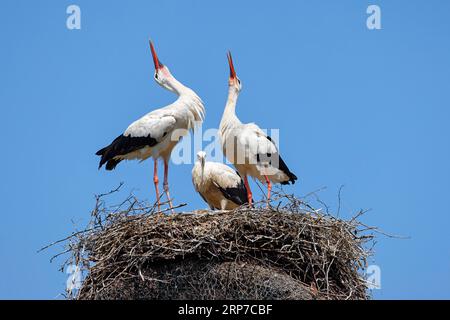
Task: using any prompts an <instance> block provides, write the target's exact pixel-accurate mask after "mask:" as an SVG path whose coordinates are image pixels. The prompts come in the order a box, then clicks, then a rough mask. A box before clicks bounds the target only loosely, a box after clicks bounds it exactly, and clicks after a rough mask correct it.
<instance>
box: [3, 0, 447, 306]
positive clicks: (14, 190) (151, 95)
mask: <svg viewBox="0 0 450 320" xmlns="http://www.w3.org/2000/svg"><path fill="white" fill-rule="evenodd" d="M72 3H75V4H77V5H79V6H80V7H81V12H82V17H81V19H82V24H81V27H82V29H81V30H72V31H71V30H68V29H67V28H66V17H67V14H66V8H67V6H68V5H70V4H72ZM369 4H378V5H379V6H380V7H381V10H382V30H375V31H369V30H368V29H367V28H366V18H367V14H366V8H367V6H368V5H369ZM449 13H450V2H448V1H444V0H442V1H438V0H434V1H425V0H422V1H406V0H404V1H400V0H398V1H380V0H373V1H363V0H361V1H356V0H354V1H350V0H348V1H344V0H342V1H335V0H329V1H312V0H311V1H277V2H274V1H222V2H221V4H219V2H218V1H214V2H213V1H86V0H83V1H81V0H77V1H12V0H11V1H1V2H0V39H1V50H0V106H1V117H0V125H1V128H2V132H3V134H2V137H3V138H2V148H1V149H2V151H1V154H2V156H1V157H0V166H1V171H2V174H1V183H0V195H1V200H2V215H1V223H0V261H1V264H0V298H45V299H47V298H50V299H52V298H54V297H56V296H57V295H58V293H60V292H62V291H63V290H64V286H65V281H66V275H65V274H63V273H60V272H58V268H59V262H61V261H59V262H57V263H53V264H50V263H49V258H50V256H51V255H52V254H54V253H55V252H56V250H50V251H49V252H44V253H41V254H37V253H36V251H37V249H39V248H40V247H41V246H43V245H45V244H47V243H49V242H51V241H53V240H57V239H60V238H62V237H64V236H65V235H68V234H70V232H71V231H73V230H74V229H75V227H76V226H78V227H81V226H83V225H84V224H85V223H87V221H88V219H89V214H90V209H91V208H92V206H93V204H94V194H97V193H101V192H104V191H108V190H110V189H111V188H114V187H115V186H117V185H118V183H119V182H121V181H123V182H125V184H126V185H125V188H124V192H123V193H122V196H123V197H125V196H126V195H127V194H128V192H129V191H130V190H134V191H135V193H136V194H137V195H138V196H139V197H140V198H143V199H145V198H150V200H153V197H154V195H153V190H154V189H153V185H152V182H151V174H152V173H151V171H152V164H151V162H147V163H143V164H139V163H137V162H129V163H123V164H121V165H119V167H118V169H117V170H116V171H114V172H105V171H98V170H97V164H98V159H97V157H96V156H94V153H95V151H96V150H98V149H99V148H100V147H103V146H104V145H105V144H107V143H109V142H110V141H111V140H112V139H113V138H114V137H116V136H117V135H118V134H120V133H121V132H122V130H124V129H125V128H126V127H127V125H128V124H129V123H131V121H133V120H135V119H137V118H138V117H140V116H142V115H143V114H145V113H146V112H148V111H150V110H152V109H153V108H156V107H159V106H164V105H166V104H168V103H170V102H172V101H173V100H174V96H173V95H172V94H171V93H169V92H165V91H164V90H163V89H161V88H160V87H159V86H158V85H157V84H156V83H155V82H154V80H153V79H152V76H153V66H152V60H151V55H150V50H149V48H148V42H147V41H148V38H149V37H151V38H152V39H153V40H154V42H155V44H156V47H157V50H158V52H159V55H160V58H161V61H163V62H164V63H165V64H167V65H168V66H169V67H170V68H171V71H172V72H173V73H174V75H175V76H176V77H177V78H178V79H179V80H180V81H182V82H184V83H185V84H187V85H188V86H190V87H191V88H193V89H195V90H196V91H197V93H198V94H199V95H200V96H201V97H202V98H203V100H204V101H205V104H206V110H207V116H206V121H205V123H204V128H210V127H214V128H216V127H217V126H218V123H219V121H220V117H221V115H222V111H223V107H224V103H225V98H226V90H227V76H228V69H227V68H228V67H227V61H226V56H225V54H226V51H227V50H228V49H231V50H232V52H233V55H234V59H235V64H236V68H237V72H238V75H239V76H240V78H241V80H242V82H243V91H242V93H241V96H240V100H239V103H238V109H237V112H238V115H239V116H240V117H241V119H242V120H243V121H248V122H250V121H255V122H257V123H258V124H260V125H261V127H263V128H280V129H281V133H280V134H281V149H282V153H283V157H284V158H285V160H286V162H287V163H288V164H289V166H290V167H291V169H292V171H294V172H295V173H296V174H297V176H298V177H299V183H298V184H296V185H295V186H294V187H287V188H285V189H286V191H289V192H295V193H296V194H297V195H299V196H300V195H304V194H306V193H308V192H310V191H313V190H315V189H317V188H320V187H322V186H327V187H328V189H327V190H326V191H324V192H322V194H321V196H322V198H323V200H324V201H326V202H328V203H329V204H330V206H332V207H334V208H336V203H337V200H336V194H337V190H338V188H339V186H340V185H342V184H343V185H345V188H344V190H343V195H342V197H343V209H342V210H343V212H345V215H344V216H346V217H349V216H350V215H351V214H352V213H354V212H356V211H357V210H358V209H360V208H367V209H369V208H370V209H372V211H371V212H370V213H368V214H367V215H366V216H365V217H364V218H363V220H364V222H366V223H368V224H371V225H375V226H379V227H380V228H382V229H383V230H385V231H386V232H390V233H395V234H401V235H405V236H410V237H411V239H409V240H397V239H389V238H380V239H379V241H378V243H377V245H376V247H375V250H376V252H375V256H374V259H373V260H372V261H371V262H372V263H375V264H377V265H379V266H380V267H381V270H382V289H381V290H377V291H375V292H374V296H375V298H386V299H388V298H450V256H449V255H450V250H449V243H450V241H449V240H450V236H449V231H448V228H449V225H450V216H449V205H448V204H447V200H448V196H449V194H450V168H449V164H450V146H449V137H450V126H449V119H450V59H449V57H450V41H449V39H450V19H449V16H448V15H449ZM171 169H172V172H171V182H172V183H171V186H172V189H171V191H172V194H173V196H174V197H175V198H176V200H175V202H178V203H179V202H188V203H189V206H188V209H194V208H199V207H201V208H204V207H205V205H204V203H203V202H202V201H201V199H200V197H199V196H198V195H197V194H195V193H194V190H193V188H192V186H191V178H190V172H191V166H190V165H180V166H172V168H171ZM256 191H257V189H256V190H255V192H256ZM256 193H257V192H256ZM257 196H258V197H259V196H260V195H259V194H258V195H257Z"/></svg>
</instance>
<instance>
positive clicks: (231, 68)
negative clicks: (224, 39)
mask: <svg viewBox="0 0 450 320" xmlns="http://www.w3.org/2000/svg"><path fill="white" fill-rule="evenodd" d="M227 58H228V64H229V65H230V78H231V79H235V78H236V71H234V65H233V58H232V57H231V52H230V51H228V54H227Z"/></svg>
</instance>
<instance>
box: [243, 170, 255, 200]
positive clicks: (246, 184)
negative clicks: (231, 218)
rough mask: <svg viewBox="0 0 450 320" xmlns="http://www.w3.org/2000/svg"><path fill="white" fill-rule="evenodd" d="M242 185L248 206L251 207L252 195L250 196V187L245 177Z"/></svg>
mask: <svg viewBox="0 0 450 320" xmlns="http://www.w3.org/2000/svg"><path fill="white" fill-rule="evenodd" d="M244 184H245V188H246V189H247V200H248V205H249V206H251V205H252V199H253V195H252V191H251V190H250V185H249V184H248V179H247V176H244Z"/></svg>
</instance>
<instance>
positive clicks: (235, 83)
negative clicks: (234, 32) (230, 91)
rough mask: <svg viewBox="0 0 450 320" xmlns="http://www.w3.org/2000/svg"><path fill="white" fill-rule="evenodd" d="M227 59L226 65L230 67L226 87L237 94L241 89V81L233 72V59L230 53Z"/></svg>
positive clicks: (234, 71)
mask: <svg viewBox="0 0 450 320" xmlns="http://www.w3.org/2000/svg"><path fill="white" fill-rule="evenodd" d="M227 58H228V64H229V66H230V78H229V79H228V86H229V87H230V88H234V89H236V90H237V92H239V91H241V89H242V86H241V80H240V79H239V78H238V76H237V75H236V70H234V65H233V58H232V57H231V52H230V51H228V54H227Z"/></svg>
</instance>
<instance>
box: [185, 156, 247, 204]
mask: <svg viewBox="0 0 450 320" xmlns="http://www.w3.org/2000/svg"><path fill="white" fill-rule="evenodd" d="M192 183H193V184H194V187H195V190H196V191H197V192H198V193H199V194H200V196H201V197H202V199H203V200H205V202H206V203H207V204H208V205H209V207H210V208H211V209H212V210H214V209H220V210H232V209H235V208H237V207H239V206H241V205H243V204H246V203H247V189H246V188H245V185H244V182H243V181H242V178H241V177H240V176H239V174H238V173H237V172H236V171H234V170H233V169H231V168H230V167H228V166H227V165H225V164H223V163H220V162H212V161H206V153H205V152H204V151H200V152H198V153H197V161H196V163H195V165H194V168H193V169H192Z"/></svg>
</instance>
